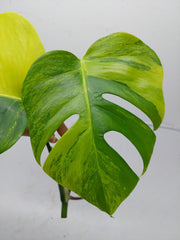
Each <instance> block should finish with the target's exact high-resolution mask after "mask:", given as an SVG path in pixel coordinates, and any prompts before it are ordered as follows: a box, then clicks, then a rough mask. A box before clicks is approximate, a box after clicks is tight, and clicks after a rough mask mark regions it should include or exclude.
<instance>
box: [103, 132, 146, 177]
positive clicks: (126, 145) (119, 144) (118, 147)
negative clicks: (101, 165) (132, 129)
mask: <svg viewBox="0 0 180 240" xmlns="http://www.w3.org/2000/svg"><path fill="white" fill-rule="evenodd" d="M104 139H105V141H106V142H107V143H108V144H109V145H110V146H111V147H112V148H113V149H114V150H115V151H116V152H117V153H119V155H120V156H121V157H122V158H123V159H124V160H125V161H126V163H127V164H128V165H129V166H130V168H131V169H132V170H133V171H134V172H135V173H136V174H137V176H141V174H142V171H143V161H142V158H141V156H140V154H139V152H138V151H137V149H136V148H135V146H134V145H133V144H132V143H131V142H130V141H129V140H128V139H127V138H126V137H125V136H124V135H123V134H121V133H119V132H115V131H109V132H107V133H105V134H104Z"/></svg>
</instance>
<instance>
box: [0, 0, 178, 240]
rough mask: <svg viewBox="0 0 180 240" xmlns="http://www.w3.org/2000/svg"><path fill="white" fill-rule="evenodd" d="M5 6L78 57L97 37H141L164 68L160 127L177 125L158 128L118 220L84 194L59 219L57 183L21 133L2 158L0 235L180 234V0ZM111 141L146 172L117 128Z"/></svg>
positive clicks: (13, 239) (69, 0) (95, 237)
mask: <svg viewBox="0 0 180 240" xmlns="http://www.w3.org/2000/svg"><path fill="white" fill-rule="evenodd" d="M7 11H14V12H18V13H20V14H22V15H23V16H25V17H26V18H27V19H29V20H30V21H31V22H32V23H33V25H34V26H35V28H36V30H37V31H38V33H39V35H40V38H41V40H42V42H43V44H44V46H45V49H46V50H47V51H48V50H54V49H63V50H67V51H71V52H72V53H74V54H76V55H77V56H78V57H79V58H81V57H82V56H83V55H84V53H85V52H86V50H87V48H88V47H89V46H90V45H91V44H92V43H93V42H94V41H96V40H97V39H98V38H101V37H103V36H105V35H108V34H110V33H113V32H121V31H123V32H129V33H132V34H134V35H136V36H137V37H139V38H140V39H142V40H143V41H144V42H145V43H147V44H148V45H149V46H150V47H152V48H153V49H154V50H155V51H156V53H157V54H158V55H159V57H160V59H161V62H162V64H163V66H164V95H165V103H166V114H165V118H164V121H163V125H162V127H170V128H174V129H175V130H168V129H164V128H160V129H159V130H157V132H156V135H157V142H156V146H155V149H154V153H153V156H152V160H151V163H150V166H149V168H148V171H147V172H146V174H145V175H144V176H143V177H142V178H141V180H140V182H139V184H138V185H137V187H136V188H135V190H134V191H133V192H132V194H131V195H130V196H129V198H128V199H126V200H125V201H124V202H123V203H122V204H121V206H120V207H119V208H118V210H117V211H116V212H115V214H114V216H113V218H111V217H109V216H108V215H107V214H105V213H103V212H101V211H100V210H98V209H97V208H96V207H94V206H92V205H90V204H89V203H87V202H86V201H85V200H81V201H70V204H69V213H68V218H67V219H61V218H60V203H59V194H58V189H57V185H56V183H55V182H54V181H53V180H52V179H50V178H49V177H48V176H47V175H46V174H45V173H44V172H43V171H42V170H41V168H40V167H39V166H38V165H37V163H36V162H35V160H34V157H33V154H32V150H31V146H30V141H29V139H28V138H25V137H24V138H21V139H20V141H19V142H18V143H17V144H15V145H14V146H13V147H12V148H11V149H10V150H8V151H7V152H6V153H4V154H2V155H1V156H0V239H1V240H41V239H43V240H50V239H67V240H72V239H73V240H76V239H77V240H81V239H83V240H101V239H102V240H109V239H122V240H136V239H137V240H144V239H146V240H152V239H154V240H179V239H180V204H179V203H180V130H179V129H180V17H179V15H180V2H179V0H171V1H169V0H156V1H152V0H29V1H28V0H9V1H8V0H0V12H7ZM112 100H113V99H112ZM127 108H128V106H127ZM68 124H70V123H68ZM108 139H109V141H110V142H111V143H112V145H113V147H114V148H115V149H117V150H118V151H119V152H120V153H121V154H122V156H123V157H124V158H125V159H127V161H128V163H129V164H130V165H131V166H132V167H134V168H135V171H136V172H137V173H140V171H141V169H142V163H141V161H140V157H139V155H138V154H137V152H136V151H135V149H134V148H132V146H129V144H127V141H126V140H125V139H124V138H122V137H121V138H120V137H119V136H118V134H116V135H114V136H112V135H111V136H109V138H108ZM136 163H137V164H136Z"/></svg>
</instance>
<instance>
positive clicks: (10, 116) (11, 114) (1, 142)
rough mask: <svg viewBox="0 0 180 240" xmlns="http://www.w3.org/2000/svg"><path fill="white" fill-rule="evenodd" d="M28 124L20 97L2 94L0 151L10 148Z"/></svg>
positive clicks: (0, 104) (0, 105)
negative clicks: (9, 96)
mask: <svg viewBox="0 0 180 240" xmlns="http://www.w3.org/2000/svg"><path fill="white" fill-rule="evenodd" d="M26 126H27V118H26V113H25V110H24V108H23V105H22V101H21V100H20V99H15V98H8V97H2V96H0V153H2V152H4V151H6V150H7V149H9V148H10V147H11V146H12V145H13V144H14V143H15V142H16V141H17V140H18V139H19V138H20V137H21V135H22V134H23V132H24V130H25V128H26Z"/></svg>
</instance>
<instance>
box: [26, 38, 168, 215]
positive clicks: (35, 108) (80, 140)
mask: <svg viewBox="0 0 180 240" xmlns="http://www.w3.org/2000/svg"><path fill="white" fill-rule="evenodd" d="M104 93H111V94H115V95H117V96H120V97H121V98H124V99H126V100H127V101H129V102H131V103H132V104H134V105H135V106H137V107H138V108H139V109H141V110H142V111H144V112H145V113H146V114H147V115H148V116H149V118H150V119H151V120H152V121H153V124H154V127H155V128H157V127H158V126H159V125H160V123H161V121H162V118H163V114H164V102H163V95H162V66H161V63H160V61H159V59H158V57H157V56H156V54H155V53H154V52H153V50H152V49H150V48H149V47H148V46H147V45H145V44H144V43H143V42H142V41H140V40H139V39H138V38H136V37H134V36H132V35H130V34H127V33H115V34H112V35H109V36H107V37H105V38H102V39H100V40H98V41H97V42H95V43H94V44H93V45H92V46H91V47H90V48H89V50H88V51H87V53H86V55H85V56H84V58H83V59H81V60H79V59H78V58H77V57H76V56H74V55H73V54H71V53H69V52H66V51H52V52H49V53H46V54H45V55H43V56H42V57H40V58H39V59H38V60H37V61H36V62H35V63H34V64H33V65H32V67H31V69H30V71H29V72H28V74H27V77H26V79H25V81H24V85H23V90H22V96H23V104H24V106H25V110H26V113H27V117H28V122H29V127H30V136H31V143H32V147H33V151H34V155H35V157H36V160H37V162H38V163H39V164H40V157H41V153H42V150H43V148H44V146H45V144H46V142H47V141H48V139H49V138H50V136H51V135H52V134H53V132H54V131H55V130H56V129H57V128H58V127H59V126H60V124H61V123H63V121H65V120H66V119H67V118H68V117H70V116H71V115H73V114H79V119H78V121H77V122H76V123H75V124H74V125H73V126H72V127H71V128H70V129H69V130H68V131H67V133H66V134H64V135H63V137H62V138H61V139H60V140H59V141H58V142H57V144H56V145H55V147H54V148H53V149H52V151H51V152H50V154H49V156H48V158H47V159H46V161H45V163H44V166H43V169H44V171H45V172H46V173H47V174H48V175H49V176H51V177H52V178H53V179H54V180H55V181H57V182H58V183H60V184H61V185H63V186H64V187H67V188H69V189H70V190H72V191H74V192H76V193H77V194H78V195H80V196H81V197H83V198H84V199H86V200H87V201H89V202H90V203H92V204H94V205H95V206H97V207H98V208H99V209H101V210H103V211H105V212H107V213H108V214H113V213H114V211H115V210H116V209H117V207H118V206H119V204H120V203H121V202H122V201H123V200H124V199H125V198H126V197H127V196H128V195H129V194H130V193H131V191H132V190H133V189H134V187H135V186H136V184H137V182H138V180H139V177H138V176H137V175H136V174H135V173H134V171H133V170H132V169H131V168H130V167H129V166H128V164H127V163H126V161H125V160H124V159H123V158H122V157H121V156H120V155H119V154H118V153H117V152H115V151H114V150H113V149H112V148H111V147H110V146H109V145H108V144H107V143H106V141H105V140H104V134H105V133H106V132H108V131H117V132H120V133H122V134H123V135H124V136H125V137H126V138H128V139H129V140H130V141H131V143H132V144H133V145H134V146H135V147H136V148H137V150H138V151H139V153H140V155H141V157H142V160H143V163H144V171H143V172H145V171H146V169H147V166H148V163H149V161H150V157H151V154H152V151H153V146H154V143H155V135H154V133H153V131H152V130H151V129H150V128H149V127H148V126H147V125H146V124H145V123H144V122H143V121H142V120H140V119H138V118H137V117H136V116H135V115H133V114H132V113H130V112H128V111H127V110H125V109H123V108H122V107H120V106H117V105H115V104H113V103H111V102H109V101H107V100H105V99H104V98H103V97H102V95H103V94H104Z"/></svg>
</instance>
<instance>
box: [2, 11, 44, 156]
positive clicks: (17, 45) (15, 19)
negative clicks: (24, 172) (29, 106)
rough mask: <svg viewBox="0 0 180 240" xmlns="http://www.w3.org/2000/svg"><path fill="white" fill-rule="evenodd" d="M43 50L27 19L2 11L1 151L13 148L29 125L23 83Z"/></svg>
mask: <svg viewBox="0 0 180 240" xmlns="http://www.w3.org/2000/svg"><path fill="white" fill-rule="evenodd" d="M44 52H45V51H44V47H43V45H42V43H41V41H40V39H39V36H38V34H37V32H36V30H35V29H34V27H33V26H32V24H31V23H30V22H29V21H28V20H27V19H25V18H24V17H23V16H21V15H19V14H17V13H13V12H7V13H2V14H0V153H2V152H4V151H6V150H7V149H8V148H10V147H11V146H12V145H13V144H14V143H15V142H16V141H17V140H18V139H19V138H20V136H21V135H22V134H23V132H24V130H25V128H26V126H27V118H26V114H25V111H24V107H23V104H22V100H21V89H22V84H23V81H24V78H25V76H26V74H27V71H28V70H29V68H30V66H31V64H32V63H33V62H34V61H35V60H36V59H37V58H38V57H39V56H40V55H42V54H43V53H44Z"/></svg>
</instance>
